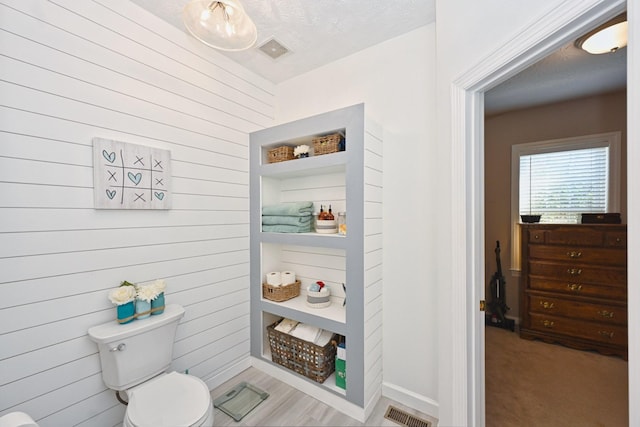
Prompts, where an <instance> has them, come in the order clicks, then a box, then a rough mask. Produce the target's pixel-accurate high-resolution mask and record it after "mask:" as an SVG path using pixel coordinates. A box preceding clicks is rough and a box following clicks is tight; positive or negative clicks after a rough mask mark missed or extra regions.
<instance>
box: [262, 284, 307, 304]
mask: <svg viewBox="0 0 640 427" xmlns="http://www.w3.org/2000/svg"><path fill="white" fill-rule="evenodd" d="M298 295H300V281H299V280H296V281H295V282H294V283H289V284H288V285H280V286H273V285H270V284H268V283H263V284H262V297H263V298H265V299H268V300H271V301H275V302H282V301H286V300H288V299H291V298H295V297H297V296H298Z"/></svg>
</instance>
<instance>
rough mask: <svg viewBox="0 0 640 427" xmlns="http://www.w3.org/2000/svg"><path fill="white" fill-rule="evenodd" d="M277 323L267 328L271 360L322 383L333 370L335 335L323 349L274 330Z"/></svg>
mask: <svg viewBox="0 0 640 427" xmlns="http://www.w3.org/2000/svg"><path fill="white" fill-rule="evenodd" d="M277 324H278V322H276V323H274V324H273V325H271V326H267V333H268V334H269V345H270V347H271V360H272V361H273V362H275V363H277V364H279V365H282V366H284V367H286V368H289V369H291V370H292V371H294V372H297V373H298V374H300V375H304V376H305V377H307V378H311V379H312V380H314V381H316V382H319V383H323V382H324V381H325V380H326V379H327V378H328V377H329V375H331V374H332V373H333V371H334V370H335V359H336V344H335V343H336V342H337V335H335V334H334V336H333V337H332V339H331V340H330V341H329V342H328V343H327V345H325V346H324V347H320V346H319V345H315V344H314V343H312V342H309V341H304V340H301V339H299V338H296V337H294V336H293V335H289V334H285V333H283V332H280V331H278V330H276V329H275V327H276V325H277Z"/></svg>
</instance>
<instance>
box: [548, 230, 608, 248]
mask: <svg viewBox="0 0 640 427" xmlns="http://www.w3.org/2000/svg"><path fill="white" fill-rule="evenodd" d="M604 235H605V233H604V231H599V230H593V229H584V228H578V229H577V228H575V227H571V228H557V229H554V230H547V231H546V233H545V242H546V243H547V244H550V245H577V246H602V244H603V243H604Z"/></svg>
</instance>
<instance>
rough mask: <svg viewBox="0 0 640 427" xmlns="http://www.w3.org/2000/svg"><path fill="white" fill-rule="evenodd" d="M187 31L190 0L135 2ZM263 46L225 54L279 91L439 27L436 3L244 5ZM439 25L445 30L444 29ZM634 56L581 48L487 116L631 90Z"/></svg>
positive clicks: (384, 0) (511, 84)
mask: <svg viewBox="0 0 640 427" xmlns="http://www.w3.org/2000/svg"><path fill="white" fill-rule="evenodd" d="M131 1H132V2H133V3H135V4H137V5H139V6H141V7H142V8H144V9H146V10H148V11H149V12H151V13H152V14H154V15H156V16H158V17H160V18H161V19H163V20H165V21H167V22H168V23H170V24H171V25H174V26H175V27H177V28H179V29H180V30H182V31H186V30H185V28H184V25H183V23H182V16H181V13H182V8H183V7H184V5H185V4H186V3H187V2H188V0H131ZM242 5H243V6H244V8H245V9H246V11H247V13H248V14H249V16H251V18H252V19H253V20H254V22H255V23H256V26H257V28H258V41H257V43H256V45H255V46H254V47H253V48H251V49H248V50H246V51H242V52H222V51H221V53H222V54H224V55H226V56H228V57H229V58H231V59H232V60H234V61H236V62H238V63H240V64H241V65H243V66H245V67H246V68H248V69H250V70H252V71H253V72H255V73H256V74H258V75H261V76H263V77H264V78H266V79H267V80H270V81H272V82H274V83H279V82H282V81H285V80H287V79H290V78H292V77H295V76H298V75H300V74H303V73H305V72H307V71H310V70H313V69H315V68H318V67H320V66H322V65H325V64H328V63H330V62H333V61H335V60H337V59H340V58H343V57H345V56H348V55H350V54H352V53H355V52H357V51H360V50H362V49H365V48H367V47H370V46H373V45H375V44H378V43H380V42H383V41H385V40H388V39H391V38H393V37H396V36H399V35H401V34H404V33H406V32H408V31H411V30H414V29H416V28H418V27H421V26H423V25H426V24H429V23H433V22H435V0H242ZM436 25H437V24H436ZM271 38H275V39H276V40H278V41H279V42H280V43H281V44H283V45H284V46H285V47H287V48H288V49H289V50H290V51H291V52H290V53H288V54H285V55H283V56H281V57H279V58H278V59H276V60H274V59H272V58H270V57H268V56H267V55H265V54H264V53H263V52H261V51H260V50H259V49H258V46H260V45H262V44H263V43H264V42H266V41H268V40H270V39H271ZM626 51H627V49H626V48H625V49H620V50H619V51H618V52H616V53H613V54H606V55H590V54H587V53H585V52H583V51H581V50H579V49H577V48H575V46H573V44H570V45H567V46H564V47H563V48H561V49H559V50H558V51H557V52H556V53H554V54H552V55H550V56H548V57H547V58H545V59H543V60H541V61H540V62H538V63H537V64H534V65H533V66H531V67H529V68H528V69H526V70H524V71H523V72H521V73H520V74H518V75H516V76H514V77H512V78H511V79H509V80H507V81H506V82H504V83H502V84H501V85H499V86H497V87H495V88H493V89H492V90H490V91H488V92H487V93H486V94H485V112H486V113H487V114H496V113H500V112H503V111H507V110H511V109H518V108H525V107H531V106H535V105H542V104H545V103H549V102H557V101H563V100H567V99H573V98H580V97H584V96H589V95H596V94H599V93H605V92H610V91H613V90H617V89H621V88H624V87H626V55H627V52H626Z"/></svg>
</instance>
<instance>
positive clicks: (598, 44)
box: [580, 21, 627, 55]
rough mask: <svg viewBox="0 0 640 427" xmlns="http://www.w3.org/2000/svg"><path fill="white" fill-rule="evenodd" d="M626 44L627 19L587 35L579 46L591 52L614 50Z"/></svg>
mask: <svg viewBox="0 0 640 427" xmlns="http://www.w3.org/2000/svg"><path fill="white" fill-rule="evenodd" d="M626 45H627V21H623V22H618V23H617V24H615V25H612V26H610V27H607V28H604V29H602V30H600V31H598V32H597V33H595V34H593V35H591V36H589V37H587V38H586V39H585V40H584V41H583V42H582V43H581V45H580V47H581V48H582V49H584V50H586V51H587V52H589V53H592V54H596V55H598V54H601V53H609V52H615V51H616V50H618V49H620V48H623V47H625V46H626Z"/></svg>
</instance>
